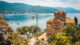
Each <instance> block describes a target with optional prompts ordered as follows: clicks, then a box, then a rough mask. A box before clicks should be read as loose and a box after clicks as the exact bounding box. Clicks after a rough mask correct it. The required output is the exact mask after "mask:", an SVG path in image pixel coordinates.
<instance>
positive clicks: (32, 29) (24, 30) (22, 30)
mask: <svg viewBox="0 0 80 45" xmlns="http://www.w3.org/2000/svg"><path fill="white" fill-rule="evenodd" d="M40 31H41V28H40V27H38V26H36V25H33V26H23V27H19V28H17V32H18V33H20V34H26V33H27V32H31V33H33V34H35V33H37V32H40Z"/></svg>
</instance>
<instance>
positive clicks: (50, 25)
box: [45, 9, 66, 34]
mask: <svg viewBox="0 0 80 45" xmlns="http://www.w3.org/2000/svg"><path fill="white" fill-rule="evenodd" d="M65 24H66V12H65V11H63V10H61V9H60V10H58V11H56V12H54V19H50V20H48V21H47V26H46V31H45V32H46V33H47V34H56V33H58V32H61V31H62V29H63V28H64V25H65Z"/></svg>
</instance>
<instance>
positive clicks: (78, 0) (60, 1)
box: [1, 0, 80, 10]
mask: <svg viewBox="0 0 80 45" xmlns="http://www.w3.org/2000/svg"><path fill="white" fill-rule="evenodd" d="M1 1H7V2H10V3H25V4H30V5H40V6H48V7H73V8H75V9H78V10H80V0H1Z"/></svg>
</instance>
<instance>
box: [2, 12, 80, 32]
mask: <svg viewBox="0 0 80 45" xmlns="http://www.w3.org/2000/svg"><path fill="white" fill-rule="evenodd" d="M36 15H38V26H39V27H41V29H42V31H44V29H46V22H47V21H48V20H49V19H50V18H54V14H52V13H47V14H45V13H43V14H3V16H4V19H5V20H6V21H7V22H8V23H9V25H10V26H11V27H13V29H14V30H16V29H17V27H22V26H31V25H36ZM75 16H76V17H77V18H78V24H79V23H80V13H68V14H67V17H70V18H72V19H74V17H75Z"/></svg>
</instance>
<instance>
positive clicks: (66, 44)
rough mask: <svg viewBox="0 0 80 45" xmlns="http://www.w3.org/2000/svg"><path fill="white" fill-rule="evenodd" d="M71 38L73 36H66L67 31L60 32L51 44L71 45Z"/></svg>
mask: <svg viewBox="0 0 80 45" xmlns="http://www.w3.org/2000/svg"><path fill="white" fill-rule="evenodd" d="M71 39H72V37H71V36H66V33H58V34H56V37H55V40H53V42H52V44H51V45H71Z"/></svg>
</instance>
